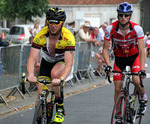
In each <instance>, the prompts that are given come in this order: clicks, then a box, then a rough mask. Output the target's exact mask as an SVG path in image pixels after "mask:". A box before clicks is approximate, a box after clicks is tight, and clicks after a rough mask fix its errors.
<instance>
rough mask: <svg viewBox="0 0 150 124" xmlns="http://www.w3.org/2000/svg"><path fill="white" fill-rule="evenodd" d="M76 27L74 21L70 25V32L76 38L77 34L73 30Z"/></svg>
mask: <svg viewBox="0 0 150 124" xmlns="http://www.w3.org/2000/svg"><path fill="white" fill-rule="evenodd" d="M74 27H75V21H72V22H70V23H68V30H70V32H71V33H72V34H73V35H74V36H75V35H76V33H75V31H74V29H73V28H74Z"/></svg>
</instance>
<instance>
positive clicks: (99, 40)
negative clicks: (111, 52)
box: [94, 27, 105, 76]
mask: <svg viewBox="0 0 150 124" xmlns="http://www.w3.org/2000/svg"><path fill="white" fill-rule="evenodd" d="M94 35H95V39H96V40H97V42H96V43H95V45H96V46H99V51H98V53H96V54H95V59H96V60H97V62H98V71H99V73H100V74H101V75H102V76H103V74H102V64H103V63H104V62H105V61H104V59H103V57H102V49H103V36H102V35H101V34H100V32H99V28H98V27H95V28H94Z"/></svg>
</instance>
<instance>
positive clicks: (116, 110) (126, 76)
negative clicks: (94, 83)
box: [108, 70, 143, 124]
mask: <svg viewBox="0 0 150 124" xmlns="http://www.w3.org/2000/svg"><path fill="white" fill-rule="evenodd" d="M112 72H113V73H121V74H123V76H122V81H123V84H124V86H123V89H122V90H121V92H120V94H119V96H118V98H117V100H116V102H115V104H114V107H113V111H112V116H111V124H116V122H117V121H118V120H120V121H122V122H121V123H123V124H128V123H129V124H134V123H138V124H141V120H142V116H143V115H142V114H140V115H139V114H138V113H137V112H138V107H139V102H140V98H139V94H138V92H137V90H136V88H135V87H134V88H133V90H132V93H130V92H131V90H130V89H129V86H130V84H131V83H133V82H132V79H131V77H132V75H138V76H139V77H140V84H141V86H142V87H143V82H142V79H141V76H140V75H139V74H138V73H132V72H131V71H126V70H125V71H115V70H113V71H112ZM108 81H109V82H110V83H111V80H110V76H108Z"/></svg>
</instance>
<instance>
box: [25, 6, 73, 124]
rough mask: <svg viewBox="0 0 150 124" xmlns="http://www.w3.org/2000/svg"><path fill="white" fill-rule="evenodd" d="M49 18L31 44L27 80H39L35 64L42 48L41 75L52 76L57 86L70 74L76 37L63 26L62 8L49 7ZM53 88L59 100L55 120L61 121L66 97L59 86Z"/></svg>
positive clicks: (39, 88) (39, 91)
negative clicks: (35, 71)
mask: <svg viewBox="0 0 150 124" xmlns="http://www.w3.org/2000/svg"><path fill="white" fill-rule="evenodd" d="M46 20H47V23H48V26H45V27H44V28H42V29H41V30H40V32H39V33H38V34H37V35H36V36H35V38H34V40H33V43H32V47H31V51H30V56H29V59H28V62H27V71H28V80H29V81H30V82H36V77H35V76H34V64H35V62H36V58H37V56H38V55H39V52H40V50H41V49H42V60H41V65H40V74H39V75H40V76H48V77H50V78H51V79H52V84H53V85H57V84H59V83H60V80H61V78H63V79H64V80H65V79H66V78H67V77H68V75H69V74H70V73H71V70H72V65H73V57H74V51H75V38H74V36H73V35H72V33H71V32H70V31H69V30H68V29H66V28H65V27H63V25H64V22H65V20H66V14H65V11H64V10H62V9H61V8H58V7H56V8H54V7H53V8H51V9H49V11H48V12H47V13H46ZM37 87H38V94H41V91H42V86H41V85H39V84H37ZM53 90H54V93H55V97H56V98H55V100H56V102H57V105H56V115H55V118H54V122H57V123H61V122H63V121H64V115H65V112H64V105H63V99H64V98H62V97H61V94H60V87H59V86H57V87H54V88H53ZM38 99H39V95H38ZM39 119H40V117H39Z"/></svg>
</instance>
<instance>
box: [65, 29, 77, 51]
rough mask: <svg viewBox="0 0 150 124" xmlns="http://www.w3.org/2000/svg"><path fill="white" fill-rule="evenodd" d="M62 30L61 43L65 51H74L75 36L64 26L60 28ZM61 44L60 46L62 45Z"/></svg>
mask: <svg viewBox="0 0 150 124" xmlns="http://www.w3.org/2000/svg"><path fill="white" fill-rule="evenodd" d="M62 32H63V34H62V35H63V42H62V43H63V45H64V47H65V48H64V49H65V51H75V38H74V35H73V34H72V33H71V32H70V31H69V30H68V29H66V28H63V29H62ZM63 45H62V47H63Z"/></svg>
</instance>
